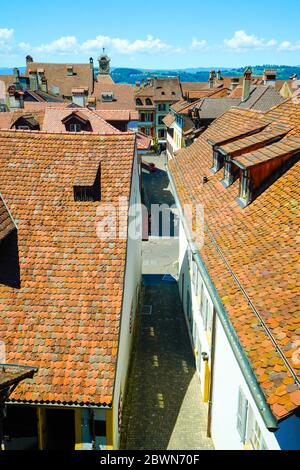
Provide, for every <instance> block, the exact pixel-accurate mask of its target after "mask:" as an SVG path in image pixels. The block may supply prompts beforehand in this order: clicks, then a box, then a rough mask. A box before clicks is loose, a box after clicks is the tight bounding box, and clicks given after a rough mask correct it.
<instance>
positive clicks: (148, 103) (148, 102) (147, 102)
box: [146, 98, 152, 106]
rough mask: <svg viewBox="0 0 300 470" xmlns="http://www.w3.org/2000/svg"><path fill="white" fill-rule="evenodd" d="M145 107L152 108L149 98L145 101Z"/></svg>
mask: <svg viewBox="0 0 300 470" xmlns="http://www.w3.org/2000/svg"><path fill="white" fill-rule="evenodd" d="M146 105H147V106H152V101H151V100H150V98H147V99H146Z"/></svg>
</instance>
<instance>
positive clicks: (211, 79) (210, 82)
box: [208, 70, 216, 88]
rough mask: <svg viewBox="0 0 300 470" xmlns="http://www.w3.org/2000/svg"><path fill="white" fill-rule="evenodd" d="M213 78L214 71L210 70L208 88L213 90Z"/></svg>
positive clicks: (214, 75)
mask: <svg viewBox="0 0 300 470" xmlns="http://www.w3.org/2000/svg"><path fill="white" fill-rule="evenodd" d="M215 77H216V72H215V71H214V70H211V71H210V74H209V80H208V82H209V88H213V87H214V83H215Z"/></svg>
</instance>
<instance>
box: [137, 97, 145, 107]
mask: <svg viewBox="0 0 300 470" xmlns="http://www.w3.org/2000/svg"><path fill="white" fill-rule="evenodd" d="M136 105H137V106H143V103H142V100H141V99H140V98H137V99H136Z"/></svg>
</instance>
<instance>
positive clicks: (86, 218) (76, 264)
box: [0, 131, 135, 406]
mask: <svg viewBox="0 0 300 470" xmlns="http://www.w3.org/2000/svg"><path fill="white" fill-rule="evenodd" d="M0 149H1V151H0V172H1V182H0V187H1V192H2V194H3V197H4V198H5V200H6V201H7V204H8V205H9V207H10V209H11V212H12V214H13V215H14V217H15V219H16V220H17V222H18V238H19V246H18V249H19V262H20V275H21V287H20V288H19V289H12V288H9V287H7V286H4V285H0V299H1V302H0V310H1V315H0V337H1V340H2V341H4V343H5V348H6V356H7V357H6V359H7V362H9V363H18V364H21V365H22V364H26V365H29V366H31V365H34V366H37V367H39V371H38V373H37V374H36V375H35V378H34V379H33V380H32V381H30V382H28V383H24V384H22V385H20V386H19V387H18V388H17V390H16V391H15V392H14V395H13V399H14V400H19V401H25V402H41V403H58V402H59V403H62V404H66V403H67V404H85V405H88V404H93V405H97V406H100V405H105V404H107V405H109V404H111V402H112V394H113V386H114V379H115V369H116V360H117V351H118V340H119V333H120V315H121V308H122V297H123V283H124V273H125V263H126V244H127V241H126V240H123V239H119V238H116V239H110V240H109V241H105V240H101V239H99V238H98V237H97V232H96V224H97V222H98V221H100V220H101V219H102V217H103V215H102V216H101V213H100V212H99V209H101V206H102V205H106V204H112V205H113V206H114V207H116V208H117V207H118V204H119V197H120V196H124V197H125V199H124V200H125V201H127V203H126V202H125V203H123V204H125V206H124V207H123V208H122V210H124V213H125V219H122V224H126V222H125V220H126V221H127V216H126V214H127V211H128V200H129V195H130V187H131V174H132V165H133V158H134V153H135V136H134V134H129V133H127V134H126V133H123V134H118V135H113V136H106V137H105V136H103V137H99V136H98V135H97V136H95V135H72V136H70V134H67V135H53V134H42V133H33V132H32V133H28V132H27V133H22V132H16V131H7V132H0ZM99 163H100V165H101V202H88V203H87V202H74V196H73V184H74V181H75V180H76V178H78V171H79V170H78V169H79V168H80V165H81V164H83V167H86V166H87V164H90V165H93V166H94V167H95V168H96V167H97V166H98V165H99ZM83 176H84V175H83ZM122 213H123V212H122Z"/></svg>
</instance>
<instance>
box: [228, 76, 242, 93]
mask: <svg viewBox="0 0 300 470" xmlns="http://www.w3.org/2000/svg"><path fill="white" fill-rule="evenodd" d="M239 84H240V79H239V77H232V78H231V84H230V89H231V91H233V90H235V89H236V88H237V87H238V86H239Z"/></svg>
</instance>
